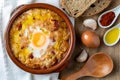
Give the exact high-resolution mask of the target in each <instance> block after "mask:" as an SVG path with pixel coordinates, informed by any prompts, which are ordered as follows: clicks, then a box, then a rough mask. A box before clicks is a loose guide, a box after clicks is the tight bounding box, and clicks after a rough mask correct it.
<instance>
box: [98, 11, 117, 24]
mask: <svg viewBox="0 0 120 80" xmlns="http://www.w3.org/2000/svg"><path fill="white" fill-rule="evenodd" d="M114 18H115V13H114V12H112V11H111V12H108V13H106V14H104V15H103V16H102V17H101V20H100V23H101V25H102V26H108V25H110V24H111V23H112V21H113V20H114Z"/></svg>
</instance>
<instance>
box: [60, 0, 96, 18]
mask: <svg viewBox="0 0 120 80" xmlns="http://www.w3.org/2000/svg"><path fill="white" fill-rule="evenodd" d="M95 1H96V0H61V2H60V3H61V7H62V8H63V10H65V11H66V12H67V13H68V14H69V15H70V16H72V17H75V18H77V17H79V16H81V15H82V14H83V13H84V12H85V11H86V10H87V9H88V8H89V7H90V5H91V4H93V3H94V2H95Z"/></svg>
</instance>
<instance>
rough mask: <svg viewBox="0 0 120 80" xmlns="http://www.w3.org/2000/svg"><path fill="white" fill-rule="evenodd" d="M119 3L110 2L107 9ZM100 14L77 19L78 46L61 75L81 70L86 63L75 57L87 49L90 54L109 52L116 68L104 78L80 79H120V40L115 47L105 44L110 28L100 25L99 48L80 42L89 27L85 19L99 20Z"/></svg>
mask: <svg viewBox="0 0 120 80" xmlns="http://www.w3.org/2000/svg"><path fill="white" fill-rule="evenodd" d="M117 5H120V0H113V1H112V3H111V4H110V6H109V7H108V8H107V9H106V10H109V9H112V8H114V7H116V6H117ZM106 10H104V11H106ZM99 15H100V14H98V15H95V16H90V17H84V18H83V17H79V18H77V19H76V20H75V32H76V46H75V50H74V52H73V55H72V57H71V59H70V62H69V64H68V66H67V67H66V68H65V69H64V70H63V71H62V72H61V74H60V77H63V76H66V75H69V74H72V73H74V72H76V71H77V70H80V69H81V67H82V66H83V65H84V64H85V63H78V62H76V61H75V58H76V56H77V55H78V54H79V53H80V51H81V49H82V48H83V49H86V50H87V52H88V54H89V56H91V55H92V54H95V53H96V52H100V51H102V52H106V53H107V54H109V55H110V56H111V57H112V59H113V62H114V69H113V71H112V73H111V74H109V75H108V76H106V77H104V78H99V79H98V78H92V77H83V78H80V79H78V80H120V41H119V43H118V44H117V45H115V46H113V47H108V46H105V45H104V43H103V39H102V38H103V35H104V33H105V31H106V30H108V29H102V28H100V27H98V28H97V29H96V30H95V32H96V33H97V34H98V35H99V36H100V38H101V45H100V47H99V48H97V49H89V48H86V47H85V46H83V45H82V43H81V42H80V35H81V33H82V32H83V31H84V30H86V29H88V28H85V27H84V26H83V20H84V19H86V18H94V19H96V20H97V18H98V16H99ZM118 23H120V16H119V17H118V19H117V21H116V23H115V24H114V25H116V24H118Z"/></svg>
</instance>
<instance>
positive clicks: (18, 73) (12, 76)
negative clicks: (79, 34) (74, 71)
mask: <svg viewBox="0 0 120 80" xmlns="http://www.w3.org/2000/svg"><path fill="white" fill-rule="evenodd" d="M0 1H1V2H2V1H5V2H3V3H4V6H0V7H2V15H1V16H2V17H0V18H1V19H2V20H1V21H2V22H1V24H2V27H0V30H1V31H0V33H1V35H0V80H58V75H59V73H51V74H44V75H35V74H30V73H28V72H25V71H23V70H21V69H20V68H18V67H17V66H16V65H15V64H14V63H13V62H12V61H11V59H9V57H8V55H7V54H6V51H5V49H4V45H3V44H2V43H3V41H4V40H3V34H4V31H5V28H6V25H7V23H8V21H9V18H10V13H11V11H12V10H13V9H14V8H15V7H17V6H19V5H21V4H28V3H32V2H41V3H48V4H52V5H54V6H56V7H58V8H60V6H59V0H36V1H35V0H0ZM3 3H2V4H3ZM0 5H1V4H0ZM70 20H71V21H72V23H73V24H74V19H73V18H70Z"/></svg>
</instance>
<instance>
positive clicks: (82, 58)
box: [76, 50, 88, 62]
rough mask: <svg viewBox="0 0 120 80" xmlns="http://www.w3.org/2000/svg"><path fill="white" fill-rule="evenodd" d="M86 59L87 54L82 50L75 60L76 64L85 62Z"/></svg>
mask: <svg viewBox="0 0 120 80" xmlns="http://www.w3.org/2000/svg"><path fill="white" fill-rule="evenodd" d="M87 58H88V53H87V52H86V50H83V51H82V52H81V53H80V54H79V56H78V57H77V58H76V60H77V62H85V61H86V60H87Z"/></svg>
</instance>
